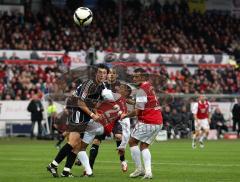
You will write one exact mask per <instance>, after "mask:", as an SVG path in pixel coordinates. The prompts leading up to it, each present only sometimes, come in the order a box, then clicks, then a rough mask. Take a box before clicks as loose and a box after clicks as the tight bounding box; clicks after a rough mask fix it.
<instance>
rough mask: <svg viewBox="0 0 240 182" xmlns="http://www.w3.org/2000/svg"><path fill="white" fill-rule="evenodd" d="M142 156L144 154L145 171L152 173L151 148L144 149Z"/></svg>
mask: <svg viewBox="0 0 240 182" xmlns="http://www.w3.org/2000/svg"><path fill="white" fill-rule="evenodd" d="M142 156H143V162H144V167H145V172H146V173H147V174H152V168H151V153H150V151H149V149H144V150H142Z"/></svg>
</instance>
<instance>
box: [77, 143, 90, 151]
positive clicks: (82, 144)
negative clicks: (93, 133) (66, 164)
mask: <svg viewBox="0 0 240 182" xmlns="http://www.w3.org/2000/svg"><path fill="white" fill-rule="evenodd" d="M87 146H88V144H87V143H85V142H83V141H81V145H80V148H79V151H86V149H87Z"/></svg>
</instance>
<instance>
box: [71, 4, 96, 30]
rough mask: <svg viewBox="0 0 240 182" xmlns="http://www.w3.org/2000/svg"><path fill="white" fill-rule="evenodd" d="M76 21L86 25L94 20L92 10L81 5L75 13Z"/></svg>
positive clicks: (80, 24)
mask: <svg viewBox="0 0 240 182" xmlns="http://www.w3.org/2000/svg"><path fill="white" fill-rule="evenodd" d="M73 19H74V22H75V23H76V24H77V25H79V26H86V25H89V24H90V23H91V22H92V19H93V14H92V11H91V10H90V9H89V8H87V7H79V8H78V9H77V10H76V11H75V12H74V15H73Z"/></svg>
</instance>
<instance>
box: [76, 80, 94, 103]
mask: <svg viewBox="0 0 240 182" xmlns="http://www.w3.org/2000/svg"><path fill="white" fill-rule="evenodd" d="M93 85H94V83H93V81H92V80H88V81H86V82H83V83H82V84H81V85H79V86H78V87H77V89H76V91H75V93H74V96H75V97H78V98H79V99H81V100H82V101H85V100H86V98H87V96H88V95H90V94H91V93H90V92H91V90H92V89H91V88H92V86H93Z"/></svg>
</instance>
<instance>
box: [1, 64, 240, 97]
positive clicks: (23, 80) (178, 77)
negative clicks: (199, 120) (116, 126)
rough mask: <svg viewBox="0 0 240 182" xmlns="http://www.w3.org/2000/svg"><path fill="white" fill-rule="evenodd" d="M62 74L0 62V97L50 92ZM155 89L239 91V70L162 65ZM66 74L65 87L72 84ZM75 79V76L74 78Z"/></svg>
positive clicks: (56, 70) (48, 68)
mask: <svg viewBox="0 0 240 182" xmlns="http://www.w3.org/2000/svg"><path fill="white" fill-rule="evenodd" d="M60 76H61V72H60V70H59V67H58V66H57V65H51V66H44V67H43V66H33V65H6V64H1V65H0V98H1V100H11V99H13V100H26V99H29V98H31V95H33V94H34V93H38V94H39V95H40V96H41V95H43V94H46V93H50V92H51V90H53V89H54V87H56V85H58V84H57V83H56V82H57V80H59V79H58V78H59V77H60ZM151 76H153V77H154V78H153V79H152V81H153V83H154V85H155V87H156V90H157V92H158V93H163V94H174V93H176V94H198V93H201V94H204V93H208V94H239V90H240V70H239V69H234V67H232V66H229V67H227V68H224V69H221V68H219V69H209V68H202V67H199V68H198V69H196V70H195V72H194V73H193V74H192V73H191V72H190V71H189V69H188V67H187V66H186V65H183V66H182V68H181V70H180V71H178V70H177V71H176V72H170V73H168V72H167V68H166V67H165V66H164V65H163V66H161V67H160V70H159V71H158V72H157V74H153V75H151ZM72 79H73V78H69V80H70V81H69V83H68V87H69V88H68V89H67V91H69V90H71V89H72V87H73V83H72V82H73V80H72ZM74 79H75V78H74Z"/></svg>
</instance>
